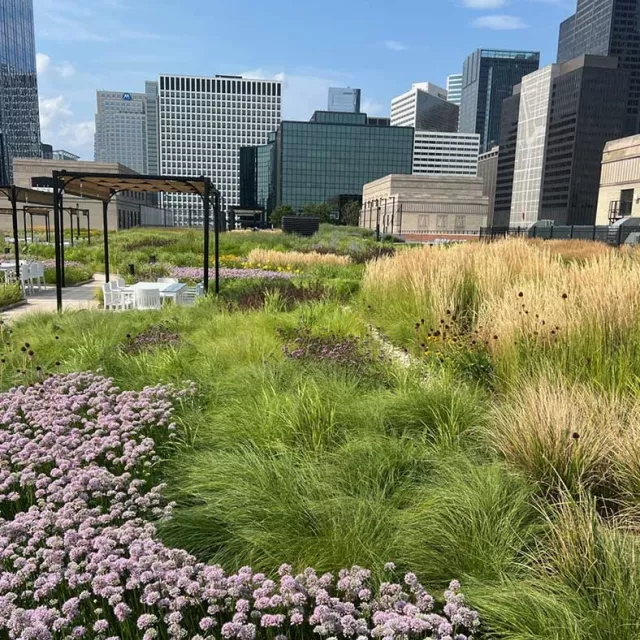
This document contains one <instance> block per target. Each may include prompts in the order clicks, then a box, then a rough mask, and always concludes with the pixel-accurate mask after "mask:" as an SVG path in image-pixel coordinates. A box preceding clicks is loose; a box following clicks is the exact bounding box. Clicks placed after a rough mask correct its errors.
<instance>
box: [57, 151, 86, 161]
mask: <svg viewBox="0 0 640 640" xmlns="http://www.w3.org/2000/svg"><path fill="white" fill-rule="evenodd" d="M52 159H53V160H72V161H76V162H77V161H78V160H80V156H77V155H76V154H75V153H71V151H65V150H64V149H55V150H54V151H53V158H52Z"/></svg>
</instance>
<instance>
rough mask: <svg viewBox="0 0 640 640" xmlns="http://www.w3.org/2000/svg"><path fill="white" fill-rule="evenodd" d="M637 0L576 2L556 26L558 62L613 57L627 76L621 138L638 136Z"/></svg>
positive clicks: (639, 6) (639, 65)
mask: <svg viewBox="0 0 640 640" xmlns="http://www.w3.org/2000/svg"><path fill="white" fill-rule="evenodd" d="M639 15H640V0H578V2H577V8H576V13H575V14H574V15H572V16H571V17H570V18H568V19H567V20H565V21H564V22H563V23H562V24H561V25H560V37H559V41H558V62H559V63H564V62H568V61H569V60H572V59H574V58H577V57H578V56H582V55H585V54H591V55H596V56H615V57H616V58H618V64H619V66H620V68H621V69H624V70H626V71H628V72H629V90H628V92H627V94H626V96H624V97H623V100H624V101H625V103H626V109H627V117H626V120H625V127H624V134H623V135H629V136H630V135H634V134H636V133H640V21H639V20H638V16H639Z"/></svg>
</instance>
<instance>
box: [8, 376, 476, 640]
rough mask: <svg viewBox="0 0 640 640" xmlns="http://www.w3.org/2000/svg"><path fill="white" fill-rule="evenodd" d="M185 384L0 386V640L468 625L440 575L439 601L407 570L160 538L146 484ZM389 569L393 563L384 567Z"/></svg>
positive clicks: (90, 380)
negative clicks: (224, 564)
mask: <svg viewBox="0 0 640 640" xmlns="http://www.w3.org/2000/svg"><path fill="white" fill-rule="evenodd" d="M188 393H193V389H191V388H189V389H187V390H186V391H178V390H176V389H174V388H171V387H166V386H160V387H154V388H146V389H144V390H142V391H141V392H121V391H120V390H119V389H118V388H117V387H115V386H114V385H113V383H112V381H110V380H108V379H106V378H102V377H99V376H96V375H94V374H71V375H67V376H54V377H50V378H47V379H46V380H44V381H43V382H42V383H40V384H37V385H35V386H32V387H28V388H27V387H21V388H16V389H13V390H11V391H10V392H8V393H5V394H3V395H1V396H0V514H1V517H0V549H1V551H0V561H1V562H0V633H4V634H6V635H7V636H8V637H9V638H24V639H27V638H39V639H46V638H55V637H69V638H84V637H87V638H136V637H142V638H144V639H145V640H150V639H151V638H158V637H160V638H183V637H190V638H205V637H219V636H222V637H223V638H239V639H241V640H251V639H253V638H255V637H256V636H258V637H272V636H273V635H274V634H276V635H278V634H280V635H285V634H289V635H290V636H292V637H298V636H299V637H306V636H307V635H308V634H316V635H317V636H319V637H328V636H332V637H356V636H358V637H360V638H368V637H374V638H375V637H384V638H394V637H403V638H409V637H417V638H424V637H431V638H440V639H448V638H453V637H455V638H456V640H466V639H467V638H471V637H472V636H473V632H474V631H476V630H477V629H478V627H479V618H478V614H477V612H475V611H473V610H471V609H470V608H468V607H467V606H466V605H465V601H464V597H463V596H462V595H461V594H460V592H459V589H460V585H459V584H458V583H456V582H452V583H451V585H450V586H449V589H448V590H447V591H446V592H445V605H444V608H443V609H442V611H441V612H440V613H436V603H435V600H434V598H432V597H431V596H430V595H429V594H428V593H427V591H426V590H425V589H424V587H423V586H422V585H421V584H420V583H419V582H418V579H417V577H416V576H415V575H413V574H407V575H406V576H405V578H404V581H403V583H394V582H392V581H389V582H384V583H382V584H381V585H380V586H379V588H378V589H377V590H374V589H372V586H371V582H370V572H369V571H367V570H365V569H361V568H359V567H354V568H352V569H351V570H343V571H341V572H340V573H339V576H338V577H337V578H335V577H334V576H332V575H331V574H324V575H321V576H318V575H317V574H316V572H315V571H314V570H313V569H310V568H307V569H305V570H304V571H303V572H301V573H299V574H297V575H294V573H293V569H292V568H291V567H290V566H288V565H286V564H284V565H282V566H281V567H280V569H279V572H278V573H279V580H277V581H274V580H271V579H269V578H267V576H265V575H264V574H259V573H254V572H253V571H252V570H251V569H250V568H248V567H243V568H242V569H241V570H240V571H239V572H238V573H236V574H231V575H228V574H226V573H225V572H224V570H223V569H222V568H221V567H219V566H215V565H214V566H210V565H205V564H202V563H199V562H197V561H196V559H195V558H193V557H192V556H190V555H189V554H187V553H186V552H184V551H180V550H177V549H171V548H169V547H167V546H165V545H164V544H163V543H162V542H161V541H159V540H158V536H157V531H156V528H155V526H154V524H153V521H156V520H158V519H168V518H170V517H171V508H172V505H171V504H166V503H165V501H164V499H163V496H162V491H163V486H162V485H161V484H156V483H155V482H154V467H157V464H158V463H159V461H160V458H159V455H158V454H159V449H160V448H161V447H162V443H163V442H167V441H170V440H172V439H174V438H175V437H176V425H175V424H173V423H172V422H171V415H172V412H173V408H172V403H174V402H176V401H178V400H179V399H180V398H182V397H184V396H185V395H186V394H188ZM387 568H388V569H389V570H390V571H392V570H393V568H394V567H393V566H392V565H389V566H388V567H387Z"/></svg>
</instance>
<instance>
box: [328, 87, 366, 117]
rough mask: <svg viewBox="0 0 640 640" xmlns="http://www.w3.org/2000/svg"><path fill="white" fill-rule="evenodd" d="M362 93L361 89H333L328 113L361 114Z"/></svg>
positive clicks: (331, 89) (330, 91) (330, 92)
mask: <svg viewBox="0 0 640 640" xmlns="http://www.w3.org/2000/svg"><path fill="white" fill-rule="evenodd" d="M360 93H361V92H360V89H351V88H350V87H346V88H344V89H343V88H339V87H331V88H330V89H329V103H328V107H327V111H346V112H347V113H360Z"/></svg>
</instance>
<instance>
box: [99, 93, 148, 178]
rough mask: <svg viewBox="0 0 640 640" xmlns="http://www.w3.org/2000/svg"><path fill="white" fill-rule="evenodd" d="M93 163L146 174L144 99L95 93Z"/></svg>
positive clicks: (138, 96)
mask: <svg viewBox="0 0 640 640" xmlns="http://www.w3.org/2000/svg"><path fill="white" fill-rule="evenodd" d="M97 103H98V108H97V112H96V136H95V151H94V159H95V161H96V162H109V163H111V162H117V163H119V164H122V165H124V166H125V167H129V168H130V169H133V170H134V171H137V172H138V173H142V174H147V173H149V171H148V159H147V95H146V94H145V93H127V92H124V93H123V92H121V91H98V92H97Z"/></svg>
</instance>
